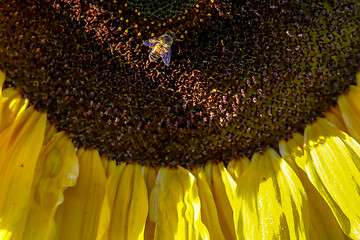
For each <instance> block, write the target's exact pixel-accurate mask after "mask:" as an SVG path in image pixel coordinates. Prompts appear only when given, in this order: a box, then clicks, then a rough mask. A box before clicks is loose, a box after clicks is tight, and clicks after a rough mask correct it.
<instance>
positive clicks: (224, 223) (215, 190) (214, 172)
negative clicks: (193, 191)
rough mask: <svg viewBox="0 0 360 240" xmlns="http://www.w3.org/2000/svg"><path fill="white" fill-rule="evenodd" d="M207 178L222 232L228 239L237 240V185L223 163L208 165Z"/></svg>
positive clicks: (206, 167) (206, 168)
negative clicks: (235, 216)
mask: <svg viewBox="0 0 360 240" xmlns="http://www.w3.org/2000/svg"><path fill="white" fill-rule="evenodd" d="M205 176H206V181H207V183H208V185H209V187H210V190H211V192H212V194H213V196H214V200H215V204H216V209H217V211H218V216H219V221H220V226H221V229H222V232H223V234H224V236H225V238H226V239H236V238H237V237H236V233H235V226H234V208H235V202H236V201H235V192H236V183H235V181H234V180H233V179H232V177H231V175H230V174H229V172H228V171H227V170H226V168H225V167H224V164H223V163H220V164H213V163H208V164H206V166H205Z"/></svg>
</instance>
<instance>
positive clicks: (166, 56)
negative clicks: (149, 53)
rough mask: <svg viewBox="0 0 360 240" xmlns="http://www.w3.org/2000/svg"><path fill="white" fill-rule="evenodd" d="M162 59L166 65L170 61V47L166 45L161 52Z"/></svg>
mask: <svg viewBox="0 0 360 240" xmlns="http://www.w3.org/2000/svg"><path fill="white" fill-rule="evenodd" d="M161 57H162V60H163V62H164V63H165V65H166V66H169V63H170V57H171V47H170V46H168V47H166V51H165V52H164V53H163V54H161Z"/></svg>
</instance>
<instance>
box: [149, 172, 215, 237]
mask: <svg viewBox="0 0 360 240" xmlns="http://www.w3.org/2000/svg"><path fill="white" fill-rule="evenodd" d="M150 203H151V205H150V212H149V214H150V219H151V220H152V221H154V222H156V229H155V239H161V240H162V239H178V240H182V239H209V233H208V231H207V228H206V227H205V225H204V224H203V223H202V221H201V210H200V208H201V204H200V198H199V195H198V187H197V185H196V182H195V178H194V176H193V175H192V174H191V173H190V172H189V171H187V170H185V169H183V168H181V167H178V168H177V169H171V168H168V167H167V168H160V170H159V173H158V176H157V179H156V185H155V187H154V189H153V190H152V193H151V198H150Z"/></svg>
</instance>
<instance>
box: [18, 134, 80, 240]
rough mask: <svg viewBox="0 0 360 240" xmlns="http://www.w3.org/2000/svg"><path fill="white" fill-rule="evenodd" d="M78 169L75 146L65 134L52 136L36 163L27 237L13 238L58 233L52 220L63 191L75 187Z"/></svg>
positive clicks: (26, 228) (42, 236)
mask: <svg viewBox="0 0 360 240" xmlns="http://www.w3.org/2000/svg"><path fill="white" fill-rule="evenodd" d="M78 172H79V166H78V159H77V157H76V152H75V147H74V145H73V144H72V142H71V141H70V140H69V139H68V137H67V135H65V133H64V132H60V133H57V134H55V135H53V137H52V138H51V140H50V141H49V142H48V144H46V145H44V146H43V148H42V150H41V153H40V156H39V160H38V162H37V164H36V168H35V173H34V180H33V188H32V193H31V198H30V202H29V207H28V209H29V210H28V214H27V216H26V218H24V219H23V221H22V223H23V227H24V229H25V231H24V234H21V235H20V234H19V231H17V232H15V234H14V236H13V237H14V239H30V240H31V239H48V238H49V237H50V236H53V235H54V233H55V231H54V230H55V226H54V225H53V217H54V215H55V211H56V209H57V206H58V205H59V204H60V203H62V201H63V198H64V196H63V191H64V190H65V189H66V188H67V187H69V186H74V185H75V183H76V178H77V176H78Z"/></svg>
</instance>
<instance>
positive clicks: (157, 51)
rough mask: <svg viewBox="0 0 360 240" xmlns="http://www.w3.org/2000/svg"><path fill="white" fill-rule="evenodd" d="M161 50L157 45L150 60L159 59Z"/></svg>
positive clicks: (150, 55)
mask: <svg viewBox="0 0 360 240" xmlns="http://www.w3.org/2000/svg"><path fill="white" fill-rule="evenodd" d="M160 52H161V49H160V48H159V47H158V46H156V47H155V48H154V49H153V50H152V51H151V52H150V54H149V60H150V62H155V61H157V60H158V59H159V58H160V57H161V55H160Z"/></svg>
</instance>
